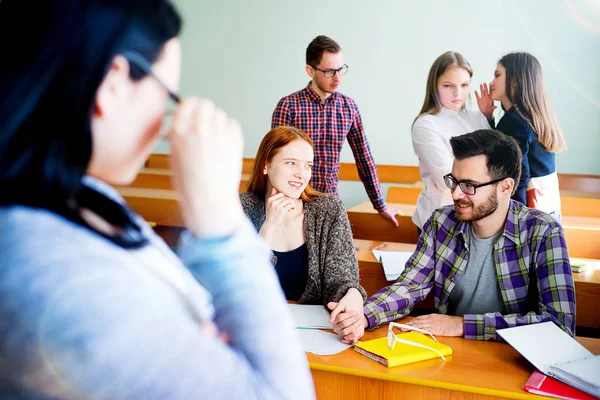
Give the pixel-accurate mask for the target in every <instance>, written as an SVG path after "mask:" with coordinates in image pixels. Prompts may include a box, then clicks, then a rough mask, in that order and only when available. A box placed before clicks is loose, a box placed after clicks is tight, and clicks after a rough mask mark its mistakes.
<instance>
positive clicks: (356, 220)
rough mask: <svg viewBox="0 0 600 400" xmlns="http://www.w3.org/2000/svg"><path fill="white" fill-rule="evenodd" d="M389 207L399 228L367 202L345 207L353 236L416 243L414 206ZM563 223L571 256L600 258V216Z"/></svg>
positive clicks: (566, 219) (567, 219)
mask: <svg viewBox="0 0 600 400" xmlns="http://www.w3.org/2000/svg"><path fill="white" fill-rule="evenodd" d="M388 206H389V207H392V208H396V209H399V210H400V211H402V212H403V213H404V215H403V216H397V217H396V219H397V220H398V223H399V225H400V226H399V227H398V228H394V227H393V226H392V225H391V224H390V223H389V222H388V221H387V220H384V219H383V218H382V217H380V216H379V215H378V213H377V211H376V210H375V209H374V208H373V206H372V205H371V203H370V202H368V201H367V202H364V203H361V204H359V205H357V206H356V207H352V208H350V209H349V210H348V219H349V220H350V226H351V227H352V236H353V237H354V238H356V239H368V240H380V241H386V242H401V243H417V239H418V236H417V228H416V226H415V225H414V224H413V222H412V220H411V218H412V214H413V213H414V210H415V208H416V207H415V206H414V205H408V204H397V203H388ZM562 226H563V228H564V231H565V240H566V241H567V247H568V249H569V254H570V255H571V256H572V257H583V258H592V259H600V218H589V217H569V216H563V217H562Z"/></svg>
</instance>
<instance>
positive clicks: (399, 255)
mask: <svg viewBox="0 0 600 400" xmlns="http://www.w3.org/2000/svg"><path fill="white" fill-rule="evenodd" d="M371 251H372V252H373V256H374V257H375V258H376V259H377V261H379V262H380V263H381V265H382V266H383V273H384V274H385V279H386V280H387V281H395V280H396V279H398V277H399V276H400V274H401V273H402V272H404V267H405V266H406V262H407V261H408V259H409V258H410V256H412V254H413V253H412V252H410V251H381V250H375V249H373V250H371Z"/></svg>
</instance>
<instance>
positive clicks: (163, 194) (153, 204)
mask: <svg viewBox="0 0 600 400" xmlns="http://www.w3.org/2000/svg"><path fill="white" fill-rule="evenodd" d="M118 190H119V191H120V192H121V194H122V195H123V196H124V197H125V199H126V200H127V202H128V203H129V204H130V206H131V207H132V208H133V209H134V210H135V211H136V212H138V213H139V214H140V215H142V216H143V217H144V218H145V219H146V220H147V221H152V222H155V223H156V224H157V225H158V227H157V228H156V229H157V232H158V233H159V234H161V236H163V237H164V238H165V240H166V241H167V243H168V244H170V245H174V244H176V237H177V236H178V234H179V231H180V227H182V226H184V224H183V220H182V217H181V214H180V211H179V203H178V202H177V199H176V196H175V192H173V191H169V190H159V189H144V188H131V187H126V188H118ZM393 206H395V205H393ZM398 208H400V209H401V210H402V211H403V212H405V213H406V214H412V212H411V210H412V211H414V206H410V205H401V206H399V207H398ZM348 215H349V218H350V220H351V223H353V226H352V229H353V231H354V232H353V234H354V238H355V240H357V239H365V238H368V240H380V241H386V242H399V243H408V244H406V246H409V247H410V248H412V249H414V245H415V243H416V239H417V233H416V228H415V227H414V226H413V225H408V224H409V223H410V224H412V222H410V217H408V216H404V217H402V218H400V219H399V221H403V222H404V224H405V225H406V226H404V227H403V228H392V227H391V225H390V224H389V222H387V221H385V220H383V219H382V218H381V217H379V216H378V215H376V214H373V213H371V214H370V216H371V218H370V220H368V221H367V222H365V225H366V227H367V228H368V229H369V233H368V234H365V235H364V236H360V234H359V232H357V231H356V230H355V228H356V219H355V218H353V216H352V214H351V213H350V211H349V213H348ZM352 221H354V222H352ZM379 221H381V222H382V223H383V224H381V223H380V222H379ZM378 223H379V224H381V225H382V226H381V228H380V229H382V230H384V231H385V230H386V229H387V230H390V231H392V233H393V235H390V237H388V238H384V239H380V238H378V237H377V236H378V235H377V234H374V233H373V232H370V230H371V229H373V225H376V224H378ZM388 225H389V227H388ZM161 230H162V231H161ZM577 231H578V230H577V229H573V230H569V229H567V228H565V233H566V235H567V242H568V243H569V234H570V232H577ZM591 232H597V231H591ZM169 235H172V238H171V239H169ZM410 235H412V236H411V237H410V238H409V239H412V240H403V239H402V238H405V237H407V236H410ZM357 243H358V242H357ZM365 243H366V242H365ZM596 243H598V242H596ZM584 244H587V247H586V246H583V245H584ZM369 246H370V245H362V246H361V245H360V244H358V245H357V247H359V248H360V249H361V251H360V252H359V258H360V260H361V263H360V266H361V279H362V281H363V284H364V285H365V286H366V287H365V289H367V291H368V292H369V291H370V292H371V293H372V292H374V291H376V290H378V289H379V288H381V287H384V286H386V285H387V284H388V283H387V282H384V281H382V280H381V279H384V278H383V276H382V275H381V273H382V270H381V267H380V265H377V267H376V268H375V269H373V268H366V267H367V266H368V265H369V264H368V261H369V260H371V261H375V260H374V257H373V256H372V254H370V249H371V248H372V247H373V246H370V247H369ZM569 246H571V244H570V243H569ZM575 247H576V249H577V248H583V249H584V250H585V249H588V248H591V249H594V248H595V249H596V250H597V249H598V245H597V244H593V243H592V244H590V242H589V241H583V243H582V245H580V246H579V247H577V246H575ZM390 249H393V246H390ZM407 251H412V250H407ZM586 251H587V250H586ZM588 253H590V252H589V251H588ZM570 255H571V256H573V257H584V258H591V259H600V256H590V255H586V253H579V254H578V253H577V251H574V250H573V249H571V248H570ZM373 271H374V272H375V273H374V274H372V275H370V274H371V273H372V272H373ZM584 274H587V272H585V273H584ZM586 276H587V275H582V277H586ZM377 277H380V278H379V279H378V278H377ZM584 282H585V284H584V285H583V286H581V285H582V283H577V286H576V287H577V289H576V291H577V299H578V304H579V305H578V314H579V315H578V324H579V325H580V326H589V327H596V326H597V325H598V324H599V322H598V321H600V318H596V317H597V315H598V314H597V313H596V310H600V308H598V307H595V305H597V304H600V301H599V300H600V294H599V293H598V290H599V289H600V286H599V285H598V284H594V285H591V284H592V282H599V283H600V276H591V277H590V280H589V281H585V280H584ZM589 285H591V286H589ZM429 301H430V302H431V300H429ZM430 304H431V303H427V305H428V306H429V305H430ZM427 308H430V307H427ZM590 312H591V313H592V314H591V315H592V317H589V318H588V317H587V315H590V314H588V313H590ZM588 319H591V321H590V322H588ZM583 321H585V322H586V324H585V325H583V324H582V323H581V322H583ZM594 321H595V323H594ZM597 327H600V326H597Z"/></svg>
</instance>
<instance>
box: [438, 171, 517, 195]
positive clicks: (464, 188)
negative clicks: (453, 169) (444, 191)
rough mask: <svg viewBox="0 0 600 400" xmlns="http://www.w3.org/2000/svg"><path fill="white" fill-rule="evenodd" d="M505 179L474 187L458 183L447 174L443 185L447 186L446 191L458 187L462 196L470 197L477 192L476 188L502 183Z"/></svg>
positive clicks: (469, 184)
mask: <svg viewBox="0 0 600 400" xmlns="http://www.w3.org/2000/svg"><path fill="white" fill-rule="evenodd" d="M506 178H507V177H504V178H500V179H494V180H493V181H491V182H487V183H481V184H479V185H476V184H474V183H471V182H467V181H458V180H456V178H455V177H453V176H452V174H448V175H444V183H446V186H448V189H450V190H452V191H454V190H455V189H456V187H457V186H460V190H462V192H463V193H464V194H467V195H470V196H472V195H474V194H475V193H476V192H477V188H480V187H483V186H488V185H493V184H494V183H498V182H500V181H503V180H504V179H506Z"/></svg>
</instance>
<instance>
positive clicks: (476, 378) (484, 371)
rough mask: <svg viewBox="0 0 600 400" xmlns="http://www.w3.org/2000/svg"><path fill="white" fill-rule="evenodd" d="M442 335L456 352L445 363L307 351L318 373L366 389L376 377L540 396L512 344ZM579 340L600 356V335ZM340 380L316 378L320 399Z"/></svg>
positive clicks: (516, 396)
mask: <svg viewBox="0 0 600 400" xmlns="http://www.w3.org/2000/svg"><path fill="white" fill-rule="evenodd" d="M386 334H387V325H385V326H383V327H381V328H378V329H376V330H374V331H372V332H367V333H365V336H364V338H363V340H370V339H376V338H379V337H382V336H385V335H386ZM438 339H439V341H440V342H442V343H444V344H447V345H449V346H450V347H451V348H452V350H453V355H452V356H450V357H448V358H447V362H446V363H444V362H443V361H442V360H441V359H435V360H428V361H422V362H418V363H413V364H409V365H404V366H399V367H394V368H387V367H385V366H383V365H382V364H379V363H378V362H375V361H373V360H371V359H369V358H367V357H365V356H363V355H361V354H359V353H357V352H356V351H354V350H352V349H348V350H345V351H343V352H341V353H338V354H335V355H332V356H317V355H314V354H307V357H308V362H309V365H310V368H311V370H313V375H315V371H317V373H318V372H326V373H327V379H329V380H337V379H339V380H343V379H348V378H349V377H351V378H352V381H351V380H348V381H347V382H348V383H350V382H353V381H357V380H359V379H360V378H366V379H368V380H370V384H369V385H367V387H372V388H375V387H378V385H376V384H374V382H376V381H388V382H392V383H398V384H407V385H410V388H412V389H413V390H418V388H423V387H428V388H437V389H444V390H447V391H451V392H466V393H471V394H476V395H487V396H496V397H503V398H514V399H538V400H539V399H541V398H540V397H539V396H535V395H531V394H529V393H527V392H525V391H524V390H523V389H522V387H523V385H524V384H525V382H526V381H527V379H529V376H530V375H531V373H532V372H533V371H534V368H533V366H532V365H531V364H529V362H528V361H527V360H526V359H525V358H523V357H522V356H521V355H520V354H519V353H518V352H517V351H515V350H514V349H513V348H512V347H511V346H510V345H508V344H506V343H499V342H484V341H473V340H465V339H462V338H447V337H438ZM577 341H578V342H579V343H581V344H582V345H583V346H585V347H586V348H587V349H588V350H590V351H591V352H592V353H594V354H600V339H592V338H577ZM339 383H340V382H337V384H336V382H330V385H329V386H328V387H324V386H326V385H323V382H320V381H315V388H316V390H317V393H318V395H319V398H334V397H326V396H325V393H326V391H327V390H330V389H328V388H340V385H339ZM403 387H404V386H403ZM415 388H416V389H415ZM475 397H477V396H475ZM340 398H341V397H340ZM373 398H375V397H373Z"/></svg>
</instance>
